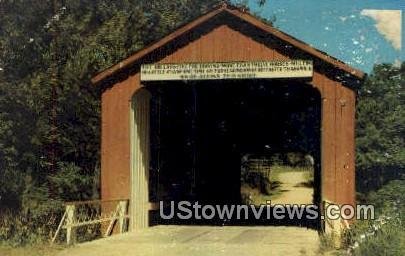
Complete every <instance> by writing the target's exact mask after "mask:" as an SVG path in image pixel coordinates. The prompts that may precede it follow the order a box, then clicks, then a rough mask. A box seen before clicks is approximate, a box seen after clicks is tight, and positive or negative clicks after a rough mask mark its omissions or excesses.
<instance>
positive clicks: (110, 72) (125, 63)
mask: <svg viewBox="0 0 405 256" xmlns="http://www.w3.org/2000/svg"><path fill="white" fill-rule="evenodd" d="M220 14H228V15H231V16H233V17H235V18H237V19H240V20H241V21H243V22H246V23H248V24H250V25H252V26H254V27H255V28H256V29H259V30H261V31H264V32H265V33H269V34H271V35H272V36H274V37H275V38H278V39H279V40H281V41H284V42H286V43H288V44H290V45H292V46H294V47H296V48H298V49H300V50H302V51H303V52H305V53H307V54H309V55H312V56H314V57H315V58H318V59H320V60H322V61H324V62H326V63H328V64H330V65H332V66H334V67H336V68H337V69H340V70H342V71H343V72H345V73H348V74H350V75H351V76H353V77H355V78H357V79H363V78H364V76H365V74H364V73H363V72H362V71H361V70H358V69H355V68H353V67H351V66H349V65H348V64H346V63H344V62H342V61H340V60H338V59H336V58H334V57H332V56H330V55H328V54H326V53H325V52H322V51H320V50H317V49H315V48H313V47H311V46H310V45H308V44H306V43H304V42H302V41H300V40H298V39H296V38H294V37H292V36H290V35H288V34H286V33H284V32H282V31H280V30H278V29H276V28H274V27H272V26H271V25H269V24H267V23H265V22H263V21H261V20H260V19H258V18H256V17H254V16H252V15H251V14H249V13H248V12H245V11H244V10H241V9H239V8H236V7H233V6H230V5H228V4H223V5H221V6H218V7H217V8H215V9H214V10H212V11H210V12H208V13H206V14H204V15H202V16H200V17H199V18H197V19H195V20H194V21H192V22H190V23H188V24H186V25H184V26H183V27H181V28H179V29H178V30H176V31H174V32H173V33H171V34H169V35H167V36H165V37H164V38H162V39H160V40H159V41H157V42H155V43H153V44H151V45H149V46H148V47H145V48H143V49H141V50H140V51H138V52H136V53H134V54H133V55H132V56H130V57H128V58H126V59H124V60H122V61H121V62H119V63H117V64H115V65H113V66H112V67H110V68H107V69H106V70H104V71H102V72H101V73H99V74H97V75H96V76H95V77H93V78H92V80H91V81H92V83H93V84H98V83H100V82H102V81H103V80H105V79H107V78H110V77H112V76H114V75H115V74H117V73H119V72H120V71H122V70H124V69H126V68H128V67H130V66H131V65H132V64H134V63H136V62H137V61H139V60H140V59H142V58H144V57H146V56H147V55H148V54H150V53H152V52H154V51H155V50H157V49H159V48H161V47H164V46H165V45H166V44H169V43H170V42H172V41H174V40H175V39H177V38H179V37H181V36H182V35H184V34H186V33H188V32H190V31H191V30H193V29H195V28H197V27H199V26H200V25H202V24H203V23H205V22H207V21H209V20H210V19H213V18H214V17H216V16H218V15H220Z"/></svg>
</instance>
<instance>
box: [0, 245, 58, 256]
mask: <svg viewBox="0 0 405 256" xmlns="http://www.w3.org/2000/svg"><path fill="white" fill-rule="evenodd" d="M64 248H65V247H64V246H51V245H49V244H41V245H27V246H22V247H12V246H7V245H0V255H2V256H25V255H29V256H53V255H57V254H58V253H59V252H60V251H61V250H63V249H64Z"/></svg>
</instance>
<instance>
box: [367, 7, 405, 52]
mask: <svg viewBox="0 0 405 256" xmlns="http://www.w3.org/2000/svg"><path fill="white" fill-rule="evenodd" d="M361 15H363V16H367V17H370V18H372V19H374V20H375V21H376V25H375V27H376V28H377V30H378V32H379V33H380V34H381V35H383V36H384V37H385V39H387V40H388V41H389V42H390V43H391V44H392V46H393V47H394V48H395V49H397V50H401V37H402V35H401V29H402V28H401V24H402V12H401V10H362V11H361Z"/></svg>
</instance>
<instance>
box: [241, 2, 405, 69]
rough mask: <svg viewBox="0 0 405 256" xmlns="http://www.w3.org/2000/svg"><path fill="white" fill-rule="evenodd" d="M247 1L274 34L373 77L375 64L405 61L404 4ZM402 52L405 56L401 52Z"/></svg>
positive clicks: (253, 11) (252, 10)
mask: <svg viewBox="0 0 405 256" xmlns="http://www.w3.org/2000/svg"><path fill="white" fill-rule="evenodd" d="M257 2H258V1H257V0H249V8H250V10H251V12H252V13H255V14H258V15H259V16H261V17H264V18H271V17H275V18H276V21H275V23H274V24H273V25H274V26H275V27H276V28H278V29H280V30H282V31H283V32H285V33H287V34H290V35H292V36H294V37H296V38H297V39H300V40H302V41H304V42H306V43H308V44H310V45H312V46H313V47H315V48H317V49H319V50H321V51H324V52H326V53H328V54H330V55H332V56H334V57H336V58H338V59H340V60H342V61H344V62H345V63H347V64H349V65H351V66H353V67H355V68H358V69H361V70H363V71H365V72H367V73H370V71H371V70H372V68H373V66H374V64H376V63H387V62H388V63H399V62H400V61H405V48H404V47H402V45H403V44H404V42H405V39H404V36H405V33H403V32H402V30H403V29H404V28H405V26H404V19H405V12H404V11H405V0H267V1H266V3H265V5H264V6H259V5H258V4H257ZM401 49H402V51H401Z"/></svg>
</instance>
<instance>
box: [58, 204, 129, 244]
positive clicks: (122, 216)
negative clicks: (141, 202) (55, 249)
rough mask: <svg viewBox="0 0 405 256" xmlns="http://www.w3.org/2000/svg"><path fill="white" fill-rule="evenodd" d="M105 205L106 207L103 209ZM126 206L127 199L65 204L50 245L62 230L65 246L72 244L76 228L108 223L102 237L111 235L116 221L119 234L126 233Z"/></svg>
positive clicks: (127, 217)
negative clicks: (64, 231) (64, 232)
mask: <svg viewBox="0 0 405 256" xmlns="http://www.w3.org/2000/svg"><path fill="white" fill-rule="evenodd" d="M106 204H107V207H105V205H106ZM128 204H129V199H115V200H91V201H76V202H67V203H65V212H64V214H63V216H62V219H61V221H60V223H59V226H58V228H57V230H56V232H55V235H54V236H53V238H52V241H51V243H52V244H53V243H54V242H55V241H56V238H57V237H58V235H59V234H60V232H61V230H62V229H66V242H67V244H68V245H71V244H74V243H75V242H76V239H77V237H76V229H77V228H78V227H82V226H86V225H94V224H99V223H104V222H109V224H108V226H107V229H106V230H105V232H104V234H103V237H107V236H110V235H111V233H112V231H113V228H114V224H115V223H116V222H117V221H118V231H119V233H124V232H126V231H128V228H127V227H128V223H127V220H128V219H129V215H128ZM108 206H109V207H108ZM83 209H85V210H83ZM86 215H87V216H86Z"/></svg>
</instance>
